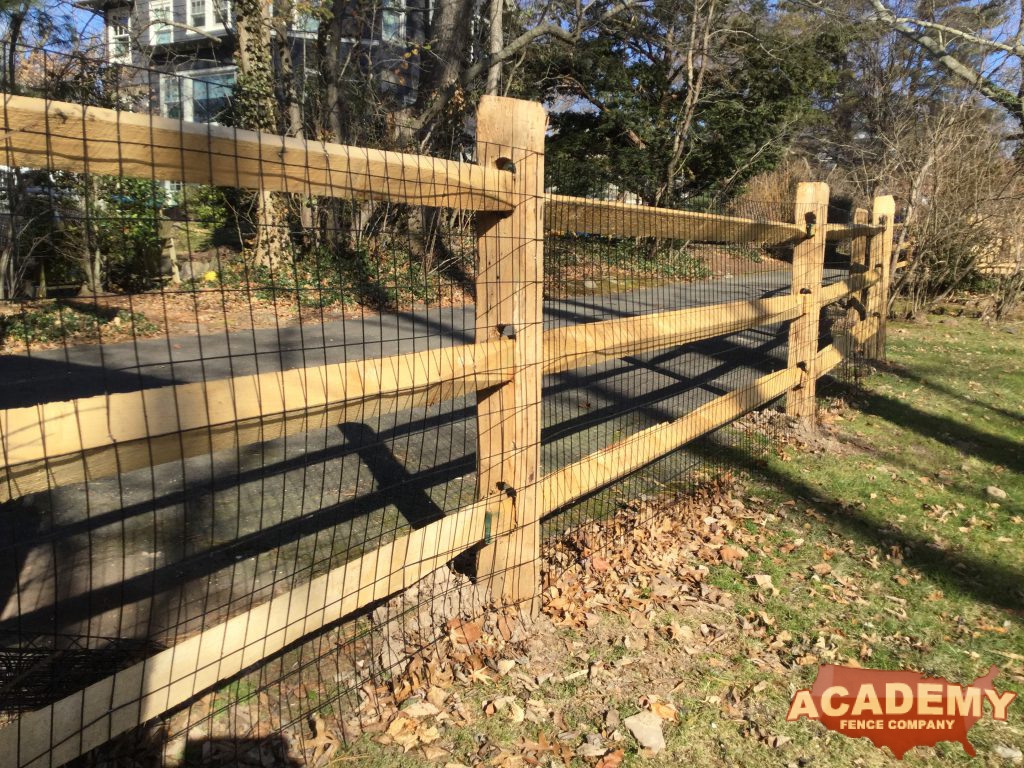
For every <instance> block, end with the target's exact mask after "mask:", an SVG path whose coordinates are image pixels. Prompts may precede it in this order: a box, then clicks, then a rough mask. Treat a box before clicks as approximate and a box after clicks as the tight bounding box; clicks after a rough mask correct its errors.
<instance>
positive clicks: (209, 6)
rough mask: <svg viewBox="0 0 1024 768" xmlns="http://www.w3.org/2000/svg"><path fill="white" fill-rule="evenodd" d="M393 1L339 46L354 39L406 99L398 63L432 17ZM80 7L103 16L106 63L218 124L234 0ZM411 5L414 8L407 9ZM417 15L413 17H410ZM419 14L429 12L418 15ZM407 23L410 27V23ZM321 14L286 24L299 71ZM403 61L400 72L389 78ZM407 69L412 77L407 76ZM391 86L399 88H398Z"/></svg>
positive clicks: (229, 75)
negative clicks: (130, 70)
mask: <svg viewBox="0 0 1024 768" xmlns="http://www.w3.org/2000/svg"><path fill="white" fill-rule="evenodd" d="M406 2H407V0H398V3H399V4H398V5H393V6H388V7H377V8H376V9H374V10H373V11H371V16H370V18H369V19H364V18H362V17H360V18H358V19H356V18H355V16H353V18H352V19H351V20H348V21H347V22H346V23H345V24H344V25H343V29H344V31H343V35H345V37H343V39H342V41H340V44H341V46H345V45H348V46H356V45H359V46H361V47H362V49H363V50H364V51H366V52H369V53H368V54H366V55H363V56H360V57H358V60H359V62H360V65H361V66H363V67H369V68H371V69H373V70H374V71H375V72H377V73H381V72H383V73H384V75H385V76H384V77H383V78H381V81H382V85H383V86H385V87H387V88H388V90H389V92H391V93H392V94H394V93H395V92H396V90H398V91H401V93H399V94H398V95H399V98H401V99H404V100H406V101H408V100H411V99H413V98H415V86H416V82H415V73H409V72H408V63H403V54H404V53H405V51H406V50H407V47H408V44H409V38H410V37H416V38H420V37H422V35H421V34H416V33H417V31H421V30H422V28H423V26H425V24H426V23H429V14H430V9H429V4H428V5H427V8H426V10H424V9H423V7H422V6H418V10H419V12H418V13H417V12H415V11H413V8H414V4H417V3H422V0H409V5H408V6H407V5H406V4H405V3H406ZM82 5H83V7H86V8H89V9H91V10H93V11H94V12H96V13H97V14H99V15H101V16H102V18H103V21H104V36H105V43H106V58H107V60H108V61H109V62H111V63H120V64H125V65H131V66H133V67H137V68H138V71H139V73H140V77H141V78H143V79H146V78H148V80H149V83H148V85H149V91H150V94H151V96H152V99H153V104H154V107H155V106H156V105H157V104H159V114H160V115H162V116H164V117H170V118H176V119H180V120H185V121H189V122H197V123H202V122H216V121H217V119H218V116H219V115H220V114H222V113H223V111H224V109H225V107H226V106H227V105H228V103H229V100H230V98H231V93H232V89H233V88H234V84H235V76H236V66H235V63H234V53H235V46H236V43H237V28H236V22H235V8H234V6H233V1H232V0H134V1H133V0H83V2H82ZM410 11H412V12H410ZM409 16H412V17H416V18H415V20H413V21H412V22H408V21H407V17H409ZM419 17H426V21H422V22H421V21H420V18H419ZM407 26H408V28H407ZM318 27H319V24H318V20H317V19H316V18H314V17H313V16H311V15H308V14H304V13H296V14H294V16H293V18H292V20H291V21H290V23H289V27H288V29H289V32H288V34H289V37H290V39H291V43H292V62H293V66H294V68H295V71H296V72H297V73H299V75H300V76H301V75H305V74H306V73H309V72H312V71H313V69H314V68H315V66H316V46H317V35H318ZM399 66H401V67H402V69H403V70H406V71H405V74H404V76H402V77H397V78H389V77H387V72H388V71H389V70H390V69H392V68H397V67H399ZM410 74H412V75H413V76H412V77H410ZM396 86H398V87H397V89H396Z"/></svg>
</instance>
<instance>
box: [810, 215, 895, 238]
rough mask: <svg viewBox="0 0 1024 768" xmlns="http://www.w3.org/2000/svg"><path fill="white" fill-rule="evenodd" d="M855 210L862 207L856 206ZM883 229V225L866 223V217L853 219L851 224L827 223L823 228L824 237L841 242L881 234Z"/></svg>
mask: <svg viewBox="0 0 1024 768" xmlns="http://www.w3.org/2000/svg"><path fill="white" fill-rule="evenodd" d="M857 210H864V209H863V208H858V209H857ZM865 213H866V212H865ZM884 231H885V227H880V226H876V225H874V224H868V223H867V219H865V220H864V221H856V220H854V222H853V223H852V224H829V225H828V227H827V228H826V230H825V239H826V240H828V241H829V242H830V243H835V242H842V241H844V240H860V239H861V238H864V237H871V236H872V235H878V234H881V233H882V232H884Z"/></svg>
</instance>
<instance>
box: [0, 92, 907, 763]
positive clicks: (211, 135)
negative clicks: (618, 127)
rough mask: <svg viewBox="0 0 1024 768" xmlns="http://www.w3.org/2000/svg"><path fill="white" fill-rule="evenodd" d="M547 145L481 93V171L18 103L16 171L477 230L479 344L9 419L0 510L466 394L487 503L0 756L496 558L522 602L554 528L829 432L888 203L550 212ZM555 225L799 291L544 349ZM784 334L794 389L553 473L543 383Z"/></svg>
mask: <svg viewBox="0 0 1024 768" xmlns="http://www.w3.org/2000/svg"><path fill="white" fill-rule="evenodd" d="M544 132H545V118H544V114H543V111H542V110H541V108H540V107H539V105H535V104H529V103H524V102H518V101H514V100H511V99H500V98H496V97H485V98H484V100H483V101H482V103H481V106H480V110H479V114H478V120H477V140H478V149H477V154H478V161H479V163H478V164H475V165H474V164H469V163H456V162H451V161H447V160H439V159H435V158H422V157H417V156H414V155H405V154H400V153H391V152H380V151H377V150H369V149H360V148H353V147H344V146H340V145H331V144H322V143H317V142H307V141H302V140H298V139H289V138H283V137H277V136H267V135H263V134H258V133H251V132H246V131H238V130H234V129H229V128H222V127H217V126H208V125H191V124H187V123H186V124H181V123H179V122H178V121H170V120H164V119H161V118H154V117H147V116H142V115H133V114H129V113H124V112H114V111H111V110H104V109H98V108H93V107H81V106H77V105H74V104H65V103H57V102H43V101H41V100H38V99H31V98H26V97H16V96H7V97H4V103H3V113H2V116H0V137H2V140H3V149H4V150H5V151H6V159H5V161H4V162H6V163H7V164H9V165H16V166H22V167H36V168H48V169H60V170H68V171H78V172H90V173H104V174H115V175H122V176H137V177H141V178H147V179H153V180H170V181H181V182H187V183H197V184H215V185H222V186H237V187H244V188H251V189H256V190H263V191H280V192H289V193H297V194H306V195H312V194H315V195H332V196H339V197H356V198H368V199H374V200H390V201H394V202H400V203H412V204H418V205H427V206H452V207H457V208H464V209H468V210H475V211H479V212H480V213H479V214H478V216H477V228H478V232H479V241H478V250H479V263H478V269H477V275H478V278H477V280H478V282H477V302H476V317H477V339H476V341H475V342H474V343H472V344H466V345H461V346H453V347H444V348H440V349H431V350H426V351H422V352H415V353H411V354H404V355H394V356H390V357H384V358H379V359H370V360H360V361H354V362H346V363H342V364H336V365H326V366H317V367H311V368H302V369H296V370H287V371H281V372H275V373H264V374H259V375H253V376H242V377H235V378H230V379H224V380H220V381H212V382H204V383H198V384H184V385H176V386H170V387H162V388H154V389H149V390H143V391H139V392H132V393H126V394H112V395H103V396H98V397H91V398H83V399H78V400H72V401H68V402H60V403H46V404H43V405H39V406H32V407H29V408H18V409H11V410H7V411H2V412H0V449H2V457H0V501H3V500H7V499H10V498H13V497H16V496H20V495H24V494H26V493H30V492H33V491H39V490H45V489H46V488H48V487H51V486H55V485H61V484H67V483H77V482H82V481H85V480H92V479H95V478H98V477H103V476H110V475H114V474H118V473H122V472H126V471H129V470H131V469H136V468H139V467H144V466H149V465H152V464H156V463H161V462H167V461H172V460H179V459H182V458H184V457H187V456H194V455H200V454H206V453H212V452H215V451H218V450H223V449H225V448H234V447H237V446H241V445H247V444H252V443H258V442H264V441H267V440H271V439H274V438H277V437H281V436H284V435H291V434H295V433H298V432H306V431H310V430H315V429H321V428H323V427H324V426H326V425H329V424H332V423H337V422H339V421H342V420H345V419H351V418H365V417H367V416H370V415H377V414H381V413H393V412H396V411H399V410H403V409H408V408H414V407H420V406H424V405H428V404H432V403H437V402H440V401H442V400H446V399H453V398H458V397H462V396H466V395H473V396H475V397H476V403H477V435H478V437H477V440H478V446H477V448H478V449H477V478H478V481H477V482H478V493H477V501H475V502H474V503H473V504H470V505H468V506H465V507H463V508H461V509H459V510H457V511H455V512H453V513H451V514H449V515H448V516H446V517H444V518H443V519H441V520H439V521H437V522H433V523H430V524H429V525H426V526H424V527H422V528H419V529H416V530H412V531H410V532H408V533H407V534H405V535H403V536H401V537H399V538H397V539H395V540H394V541H391V542H389V543H387V544H385V545H383V546H381V547H380V548H378V549H376V550H374V551H372V552H369V553H367V554H365V555H363V556H361V557H359V558H356V559H354V560H352V561H350V562H347V563H344V564H342V565H340V566H338V567H335V568H333V569H332V570H330V571H329V572H328V573H326V574H323V575H322V576H319V577H317V578H314V579H312V580H311V581H309V582H308V583H306V584H303V585H301V586H299V587H296V588H294V589H292V590H290V591H289V592H287V593H285V594H281V595H278V596H276V597H274V598H272V599H271V600H269V601H268V602H266V603H263V604H261V605H258V606H256V607H254V608H252V609H251V610H249V611H247V612H245V613H242V614H240V615H237V616H233V617H231V618H229V619H227V620H226V621H224V622H222V623H220V624H217V625H216V626H213V627H210V628H208V629H206V630H204V631H202V632H201V633H199V634H197V635H195V636H193V637H190V638H188V639H185V640H183V641H181V642H179V643H178V644H176V645H175V646H173V647H171V648H168V649H167V650H164V651H161V652H159V653H156V654H154V655H153V656H151V657H149V658H148V659H146V660H145V661H143V662H140V663H138V664H136V665H134V666H132V667H130V668H128V669H126V670H123V671H121V672H118V673H117V674H115V675H112V676H110V677H107V678H105V679H103V680H101V681H99V682H97V683H94V684H93V685H90V686H88V687H87V688H84V689H82V690H80V691H78V692H76V693H73V694H71V695H70V696H67V697H65V698H64V699H62V700H60V701H58V702H56V703H55V704H53V705H51V706H48V707H45V708H43V709H40V710H38V711H35V712H31V713H28V714H26V715H23V716H22V717H21V718H20V719H19V720H18V721H17V722H15V723H13V724H11V725H9V726H7V727H6V728H4V729H2V730H0V754H4V755H8V756H14V759H15V760H16V763H15V764H16V765H17V766H19V768H20V767H21V766H57V765H62V764H63V763H65V762H67V761H69V760H72V759H74V758H75V757H77V756H79V755H81V754H83V753H85V752H86V751H88V750H89V749H91V748H93V747H95V746H98V745H100V744H102V743H103V742H105V741H107V740H109V739H110V738H112V737H113V736H116V735H117V734H119V733H123V732H125V731H126V730H129V729H131V728H133V727H135V726H136V725H138V724H140V723H144V722H146V721H148V720H150V719H152V718H154V717H157V716H159V715H160V714H162V713H164V712H166V711H168V710H169V709H171V708H174V707H176V706H178V705H180V704H182V703H183V702H186V701H188V700H189V699H190V698H192V697H194V696H196V695H199V694H201V693H202V692H204V691H206V690H208V689H210V688H211V687H213V686H215V685H217V684H219V683H221V682H222V681H224V680H227V679H229V678H231V677H232V676H235V675H237V674H238V673H239V672H241V671H242V670H244V669H245V668H246V667H249V666H251V665H253V664H255V663H257V662H260V661H262V660H264V659H266V658H268V657H271V656H273V655H274V654H277V653H279V652H280V651H281V650H282V649H284V648H286V647H287V646H288V645H289V644H291V643H293V642H295V641H296V640H299V639H301V638H303V637H305V636H307V635H309V634H310V633H312V632H315V631H318V630H319V629H321V628H322V627H324V626H325V625H327V624H329V623H331V622H334V621H337V620H338V619H341V618H343V617H344V616H346V615H348V614H350V613H352V612H353V611H355V610H358V609H360V608H363V607H365V606H367V605H370V604H371V603H373V602H375V601H378V600H381V599H383V598H387V597H389V596H390V595H393V594H394V593H396V592H398V591H400V590H402V589H404V588H406V587H408V586H410V585H411V584H413V583H415V582H416V581H417V580H418V579H420V578H421V577H423V576H425V575H426V574H427V573H429V572H430V571H431V570H433V569H435V568H437V567H439V566H441V565H443V564H444V563H446V562H448V561H449V560H450V559H452V558H453V557H455V556H456V555H458V554H460V553H462V552H464V551H466V550H467V549H469V548H470V547H473V546H476V545H478V544H481V543H484V545H485V546H484V547H483V548H482V550H481V552H480V554H479V557H478V564H477V565H478V578H481V579H483V580H484V581H485V583H486V584H487V585H488V586H489V587H490V590H491V595H492V596H493V597H494V598H495V599H497V600H504V601H506V602H515V603H524V602H527V603H530V602H532V601H533V599H534V598H535V597H536V595H537V590H538V586H539V573H538V565H539V544H540V527H539V523H540V519H541V517H542V516H544V515H546V514H548V513H550V512H553V511H555V510H557V509H559V508H562V507H564V506H566V505H567V504H570V503H572V502H573V501H574V500H576V499H578V498H580V497H582V496H585V495H587V494H590V493H592V492H594V491H596V490H599V489H600V488H602V487H604V486H606V485H608V484H610V483H612V482H614V481H616V480H618V479H619V478H621V477H623V476H625V475H627V474H629V473H631V472H634V471H636V470H638V469H640V468H642V467H644V466H646V465H648V464H650V463H651V462H654V461H656V460H657V459H659V458H661V457H663V456H665V455H666V454H668V453H671V452H672V451H675V450H677V449H679V448H681V447H682V446H684V445H686V444H687V443H689V442H690V441H692V440H694V439H695V438H697V437H699V436H700V435H703V434H706V433H708V432H711V431H713V430H715V429H717V428H719V427H721V426H723V425H725V424H728V423H729V422H731V421H733V420H735V419H736V418H737V417H739V416H741V415H742V414H744V413H746V412H747V411H750V410H751V409H754V408H757V407H760V406H763V405H765V404H767V403H769V402H772V401H773V400H776V399H778V398H779V397H782V396H785V397H786V407H787V411H788V412H789V413H791V414H792V415H794V416H797V417H799V418H801V419H807V420H810V419H813V418H814V415H815V387H816V382H817V379H818V378H819V377H820V376H822V375H824V374H825V373H827V372H828V371H830V370H832V369H833V368H834V367H835V366H836V365H838V364H839V363H840V362H841V361H842V360H843V359H844V357H846V356H848V355H849V354H851V353H852V352H853V351H854V350H856V349H860V348H865V349H866V350H867V351H868V353H869V354H871V355H873V356H875V357H880V356H881V355H882V354H883V353H884V333H885V318H884V315H883V314H882V313H883V308H884V307H885V306H886V298H885V297H886V295H887V293H886V292H887V290H888V280H889V273H890V270H891V266H890V263H889V262H890V261H891V247H892V220H893V214H894V210H895V209H894V205H893V202H892V198H891V197H883V198H878V199H876V200H875V202H874V206H873V209H872V213H871V215H870V219H871V221H870V223H869V222H868V214H867V212H866V211H858V212H857V214H856V215H855V220H854V223H853V224H850V225H835V224H829V223H828V222H827V220H826V219H827V211H828V202H829V200H828V194H829V191H828V187H827V186H826V185H824V184H802V185H800V187H799V190H798V192H797V197H796V200H795V201H794V216H793V221H791V222H786V221H756V220H753V219H744V218H741V217H733V216H722V215H710V214H700V213H692V212H683V211H672V210H664V209H656V208H646V207H643V206H636V205H627V204H622V203H609V202H599V201H592V200H583V199H579V198H570V197H565V196H560V195H545V194H544V191H543V177H544V167H543V159H544V152H543V150H544ZM513 168H514V170H511V169H513ZM545 228H547V229H548V230H552V231H554V232H557V233H580V234H583V233H587V234H591V235H598V236H604V237H636V238H639V237H653V238H672V239H683V240H691V241H703V242H716V243H717V242H748V243H760V244H772V245H780V244H790V245H793V252H794V256H793V268H792V269H793V280H792V291H791V293H790V294H789V295H785V296H778V297H772V298H763V299H756V300H749V301H735V302H729V303H722V304H716V305H711V306H702V307H697V308H687V309H678V310H670V311H665V312H657V313H651V314H644V315H638V316H634V317H624V318H618V319H614V320H606V321H601V322H593V323H589V324H584V325H579V326H575V327H568V328H558V329H555V330H549V331H547V332H544V331H543V325H542V320H543V316H542V310H543V301H542V296H543V293H542V291H543V274H542V264H543V245H544V229H545ZM840 240H849V241H850V242H851V272H852V274H851V276H850V277H848V278H847V279H845V280H842V281H839V282H836V283H833V284H831V285H828V286H824V285H823V284H822V283H823V268H824V259H825V248H826V244H827V242H829V241H840ZM844 298H853V299H856V300H857V303H858V304H859V305H861V306H862V307H863V308H865V312H864V316H863V317H862V318H861V320H860V322H858V323H856V324H854V325H853V326H852V328H848V329H847V330H846V331H843V332H839V331H837V332H836V334H835V339H834V341H833V343H832V344H830V345H828V346H827V347H825V348H824V349H821V350H819V349H818V342H819V337H820V334H821V329H820V327H819V322H820V315H821V308H822V307H823V306H825V305H827V304H830V303H834V302H836V301H839V300H841V299H844ZM779 323H789V353H788V361H787V363H786V365H785V367H784V368H783V369H782V370H777V371H774V372H772V373H768V374H766V375H764V376H761V377H760V378H757V379H756V380H754V381H752V382H750V383H749V384H748V385H746V386H744V387H741V388H739V389H737V390H735V391H732V392H728V393H726V394H724V395H721V396H719V397H716V398H715V399H713V400H711V401H710V402H708V403H705V404H704V405H702V406H700V407H699V408H697V409H696V410H694V411H692V412H691V413H688V414H686V415H684V416H682V417H680V418H678V419H675V420H672V421H667V422H665V423H661V424H656V425H655V426H652V427H649V428H647V429H645V430H643V431H641V432H638V433H636V434H633V435H630V436H629V437H626V438H624V439H623V440H621V441H619V442H617V443H615V444H613V445H609V446H607V447H605V448H603V449H601V450H599V451H597V452H596V453H593V454H591V455H589V456H587V457H585V458H583V459H581V460H579V461H577V462H575V463H573V464H571V465H569V466H566V467H563V468H561V469H558V470H556V471H554V472H552V473H550V474H548V475H546V476H545V475H543V474H542V471H541V465H540V424H541V381H542V376H543V374H545V373H549V374H550V373H558V372H562V371H566V370H569V369H572V368H578V367H585V366H591V365H596V364H600V363H602V362H604V361H606V360H609V359H616V358H621V357H623V356H627V355H637V354H645V353H650V352H655V351H658V350H663V349H667V348H671V347H678V346H680V345H684V344H688V343H692V342H695V341H698V340H701V339H709V338H714V337H719V336H724V335H727V334H732V333H735V332H739V331H743V330H747V329H752V328H757V327H760V326H766V325H773V324H779Z"/></svg>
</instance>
